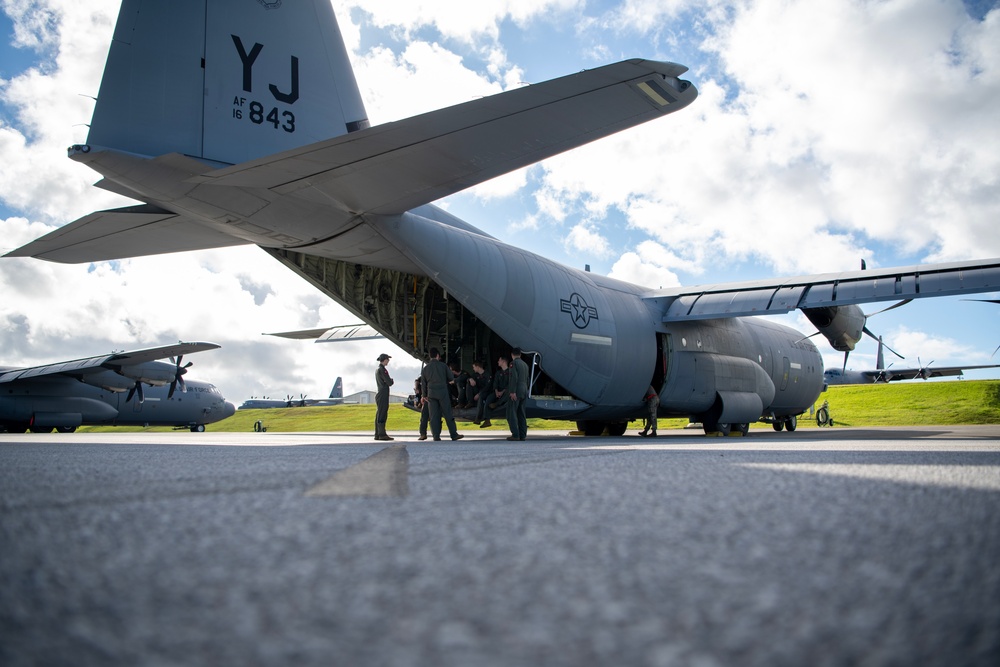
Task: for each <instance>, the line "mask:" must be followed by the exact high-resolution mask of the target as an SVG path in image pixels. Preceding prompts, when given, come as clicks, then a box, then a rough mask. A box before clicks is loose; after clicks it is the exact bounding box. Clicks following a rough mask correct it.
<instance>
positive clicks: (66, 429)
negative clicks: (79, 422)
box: [56, 426, 76, 433]
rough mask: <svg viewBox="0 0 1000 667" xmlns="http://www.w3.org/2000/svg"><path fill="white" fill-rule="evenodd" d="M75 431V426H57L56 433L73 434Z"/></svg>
mask: <svg viewBox="0 0 1000 667" xmlns="http://www.w3.org/2000/svg"><path fill="white" fill-rule="evenodd" d="M75 430H76V427H75V426H56V433H72V432H74V431H75Z"/></svg>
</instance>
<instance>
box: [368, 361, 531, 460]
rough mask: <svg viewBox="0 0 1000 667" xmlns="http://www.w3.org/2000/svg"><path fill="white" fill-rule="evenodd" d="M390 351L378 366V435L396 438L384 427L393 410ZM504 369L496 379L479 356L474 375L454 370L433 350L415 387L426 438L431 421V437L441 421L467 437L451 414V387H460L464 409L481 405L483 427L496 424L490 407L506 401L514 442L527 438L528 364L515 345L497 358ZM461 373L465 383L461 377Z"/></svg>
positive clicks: (456, 436)
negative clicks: (508, 351) (389, 367)
mask: <svg viewBox="0 0 1000 667" xmlns="http://www.w3.org/2000/svg"><path fill="white" fill-rule="evenodd" d="M391 358H392V357H390V356H389V355H388V354H380V355H379V357H378V363H379V365H378V368H377V369H376V370H375V387H376V393H375V405H376V408H377V409H376V412H375V439H376V440H393V438H392V437H391V436H389V434H387V433H386V430H385V422H386V419H387V417H388V415H389V387H391V386H392V384H393V380H392V378H391V377H389V372H388V370H387V369H386V366H387V365H388V364H389V360H390V359H391ZM497 366H498V368H499V370H498V371H497V373H496V374H495V375H494V376H493V378H492V380H491V378H490V375H489V373H487V372H486V368H485V366H484V364H483V363H482V362H480V361H476V362H474V363H473V375H472V376H468V377H461V376H465V373H463V372H461V371H459V373H458V374H456V372H455V370H453V369H452V368H450V367H449V366H448V365H447V364H445V363H444V362H443V361H441V353H440V351H439V350H438V349H437V348H435V347H432V348H431V349H430V361H428V362H427V364H426V365H424V368H423V370H422V371H421V372H420V377H419V378H418V379H417V381H416V382H415V386H414V390H415V391H416V396H417V397H418V401H419V403H418V405H419V406H420V437H419V438H418V439H419V440H426V439H427V427H428V425H429V426H430V431H431V437H432V438H434V440H440V439H441V421H442V419H443V420H444V423H445V425H447V427H448V433H449V435H450V436H451V439H452V440H461V439H462V438H464V437H465V436H464V435H462V434H461V433H459V432H458V429H457V428H456V426H455V417H454V415H453V414H452V399H453V394H452V389H451V388H452V387H455V388H456V389H457V403H458V405H459V406H460V407H462V408H471V407H473V406H475V407H476V419H475V421H474V422H473V423H475V424H479V426H480V428H486V427H488V426H491V425H492V422H491V421H490V418H489V415H490V411H492V410H495V409H496V408H497V407H499V406H501V405H504V406H506V417H507V425H508V427H509V428H510V436H509V437H508V438H507V439H508V440H511V441H523V440H525V439H526V438H527V436H528V420H527V416H526V415H525V411H524V402H525V400H526V399H527V398H528V365H527V364H526V363H525V362H524V360H522V359H521V349H520V348H517V347H515V348H514V349H512V350H511V352H510V356H507V355H501V356H500V357H499V359H497ZM460 377H461V380H462V381H461V382H460V383H457V384H456V380H458V379H459V378H460Z"/></svg>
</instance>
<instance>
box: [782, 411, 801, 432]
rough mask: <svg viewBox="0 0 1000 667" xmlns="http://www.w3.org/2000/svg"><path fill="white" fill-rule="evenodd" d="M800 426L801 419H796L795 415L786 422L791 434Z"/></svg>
mask: <svg viewBox="0 0 1000 667" xmlns="http://www.w3.org/2000/svg"><path fill="white" fill-rule="evenodd" d="M798 425H799V418H798V417H796V416H795V415H792V416H791V417H789V418H788V419H787V420H786V421H785V428H787V429H788V432H789V433H791V432H792V431H794V430H795V428H796V427H797V426H798Z"/></svg>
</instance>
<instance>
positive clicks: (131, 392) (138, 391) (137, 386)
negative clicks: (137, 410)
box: [125, 380, 144, 405]
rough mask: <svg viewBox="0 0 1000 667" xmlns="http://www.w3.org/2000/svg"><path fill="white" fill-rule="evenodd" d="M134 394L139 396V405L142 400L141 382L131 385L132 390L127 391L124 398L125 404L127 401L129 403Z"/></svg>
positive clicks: (137, 381)
mask: <svg viewBox="0 0 1000 667" xmlns="http://www.w3.org/2000/svg"><path fill="white" fill-rule="evenodd" d="M136 394H139V403H140V405H141V404H142V401H143V400H144V399H143V396H142V382H140V381H139V380H136V381H135V384H134V385H132V388H131V389H129V390H128V395H127V396H126V397H125V402H126V403H128V402H129V401H131V400H132V397H133V396H135V395H136Z"/></svg>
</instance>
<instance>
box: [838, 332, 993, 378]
mask: <svg viewBox="0 0 1000 667" xmlns="http://www.w3.org/2000/svg"><path fill="white" fill-rule="evenodd" d="M882 347H883V345H882V337H881V336H880V337H879V339H878V353H877V356H876V358H875V369H874V370H868V371H853V370H847V369H840V368H828V369H826V371H824V373H823V377H824V379H825V380H826V383H827V384H828V385H838V384H873V383H879V382H896V381H898V380H916V379H921V380H927V379H930V378H940V377H953V376H962V375H965V371H973V370H979V369H982V368H1000V364H988V365H986V366H933V367H932V366H931V364H933V363H934V362H933V361H932V362H931V363H930V364H927V365H926V366H924V365H920V366H918V367H917V368H893V367H892V366H893V364H889V367H888V368H886V366H885V357H884V356H883V353H882Z"/></svg>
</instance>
